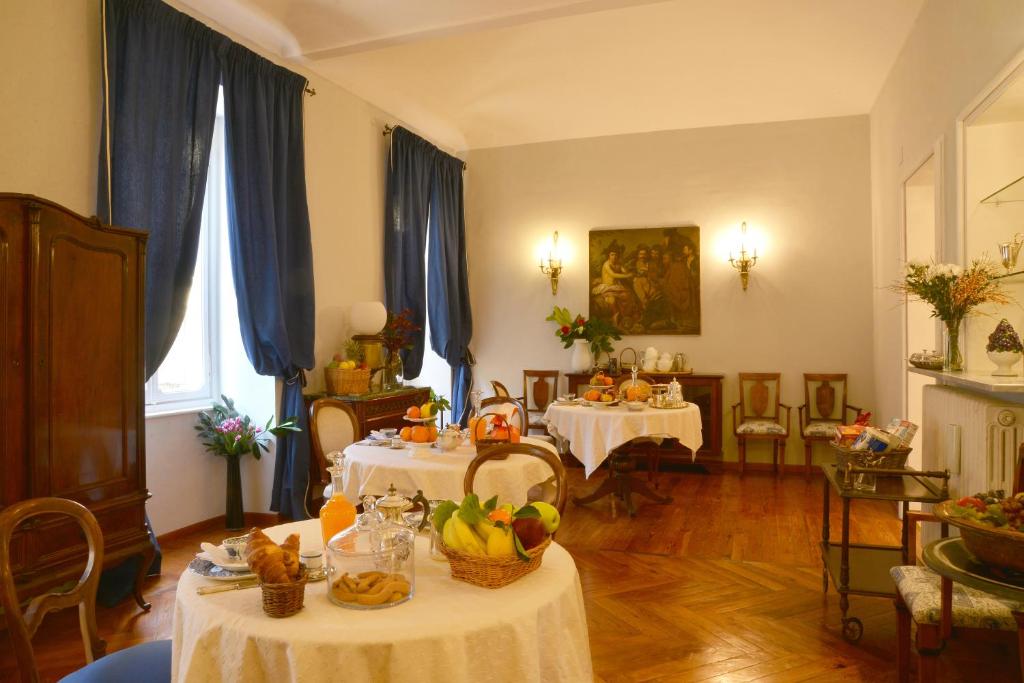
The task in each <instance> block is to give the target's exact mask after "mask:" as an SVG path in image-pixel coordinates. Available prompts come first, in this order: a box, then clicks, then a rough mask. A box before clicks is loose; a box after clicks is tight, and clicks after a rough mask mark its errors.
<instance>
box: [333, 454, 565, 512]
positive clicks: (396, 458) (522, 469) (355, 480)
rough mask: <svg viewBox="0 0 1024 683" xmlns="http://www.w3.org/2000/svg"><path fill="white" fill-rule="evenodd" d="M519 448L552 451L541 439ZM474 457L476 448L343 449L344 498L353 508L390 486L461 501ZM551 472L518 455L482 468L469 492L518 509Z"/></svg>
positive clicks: (408, 493) (432, 497) (535, 460)
mask: <svg viewBox="0 0 1024 683" xmlns="http://www.w3.org/2000/svg"><path fill="white" fill-rule="evenodd" d="M522 441H523V443H529V444H532V445H534V446H540V447H542V448H547V449H549V450H551V452H553V453H554V452H555V450H554V447H553V446H552V445H551V444H550V443H548V442H546V441H542V440H540V439H535V438H531V437H523V439H522ZM474 457H476V448H475V447H473V446H461V447H459V448H456V449H455V450H453V451H448V452H447V453H444V452H441V451H439V450H437V449H433V448H429V447H428V446H424V445H417V446H407V447H406V448H403V449H402V450H392V449H390V448H382V447H380V446H364V445H359V444H352V445H351V446H349V447H348V448H346V449H345V460H344V469H345V479H344V483H345V487H344V492H345V497H346V498H348V499H349V501H351V502H353V503H358V502H359V500H360V499H361V498H362V497H363V496H365V495H374V496H381V495H384V494H385V493H387V491H388V487H389V486H391V484H394V485H395V488H396V489H397V490H398V491H399V493H402V494H404V495H406V496H409V497H412V496H413V495H414V494H415V493H416V490H417V489H422V491H423V495H424V496H426V497H427V498H428V499H430V500H454V501H460V500H462V496H463V491H462V484H463V481H464V480H465V477H466V468H467V467H469V463H470V461H472V460H473V458H474ZM551 474H552V472H551V468H550V467H548V465H547V464H546V463H545V462H544V461H543V460H540V459H539V458H535V457H533V456H530V455H522V454H519V453H516V454H513V455H510V456H509V457H508V459H507V460H495V461H491V462H487V463H484V465H483V466H481V467H480V469H479V470H477V473H476V479H475V481H474V483H473V489H474V492H475V493H476V494H477V495H479V496H480V499H481V500H487V499H488V498H490V497H491V496H493V495H495V494H497V496H498V498H499V500H501V501H502V502H509V503H514V504H515V505H522V504H523V503H525V502H526V492H527V491H528V490H529V489H530V487H531V486H534V485H536V484H539V483H541V482H542V481H545V480H547V479H548V478H550V477H551Z"/></svg>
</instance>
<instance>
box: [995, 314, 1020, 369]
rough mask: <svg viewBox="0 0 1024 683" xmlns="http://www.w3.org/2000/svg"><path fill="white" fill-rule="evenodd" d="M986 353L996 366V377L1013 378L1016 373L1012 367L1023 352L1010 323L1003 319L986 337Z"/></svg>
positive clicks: (1018, 338)
mask: <svg viewBox="0 0 1024 683" xmlns="http://www.w3.org/2000/svg"><path fill="white" fill-rule="evenodd" d="M985 351H987V352H988V359H989V360H990V361H992V362H993V363H995V364H996V369H995V372H993V373H992V374H993V375H995V376H996V377H1015V376H1016V375H1017V372H1016V371H1015V370H1014V369H1013V366H1014V365H1016V364H1017V362H1018V361H1019V360H1020V357H1021V351H1024V344H1021V342H1020V337H1019V336H1017V331H1016V330H1014V329H1013V326H1012V325H1011V324H1010V322H1009V321H1008V320H1007V319H1006V318H1003V319H1002V320H1000V321H999V324H998V325H996V329H994V330H992V334H990V335H989V336H988V344H986V345H985Z"/></svg>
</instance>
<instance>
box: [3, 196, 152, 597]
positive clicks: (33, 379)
mask: <svg viewBox="0 0 1024 683" xmlns="http://www.w3.org/2000/svg"><path fill="white" fill-rule="evenodd" d="M145 248H146V235H145V233H142V232H138V231H135V230H126V229H121V228H113V227H109V226H105V225H101V224H100V223H99V221H98V220H96V219H95V218H93V219H86V218H84V217H82V216H79V215H77V214H75V213H73V212H71V211H69V210H67V209H65V208H63V207H61V206H58V205H57V204H54V203H52V202H49V201H46V200H44V199H39V198H37V197H31V196H28V195H17V194H4V193H0V306H2V307H3V315H2V316H0V401H2V406H3V409H2V412H0V435H2V438H0V505H2V506H7V505H10V504H12V503H14V502H17V501H20V500H24V499H27V498H36V497H41V496H56V497H61V498H70V499H72V500H75V501H78V502H79V503H82V504H83V505H85V506H86V507H87V508H89V509H90V510H91V511H92V513H93V514H94V515H95V516H96V518H97V520H98V521H99V524H100V528H101V529H102V530H103V540H104V559H105V565H106V566H112V565H115V564H119V563H120V562H122V561H124V560H125V559H126V558H128V557H131V556H134V555H140V556H142V558H143V561H142V563H141V567H140V572H139V577H138V578H139V581H141V578H142V576H143V575H144V573H145V571H146V569H148V567H149V564H150V563H151V560H152V557H153V554H154V548H153V546H152V544H151V543H150V540H149V535H148V532H147V529H146V522H145V503H146V499H147V498H148V497H149V492H148V491H147V489H146V467H145V436H144V433H145V432H144V428H145V424H144V419H145V413H144V406H143V363H144V360H143V310H144V309H143V306H144V304H143V296H144V277H145ZM85 555H86V546H85V541H84V538H83V537H82V535H81V533H80V531H79V529H78V527H77V524H76V523H75V522H74V521H73V520H70V519H68V518H63V519H61V518H57V519H51V518H46V517H42V518H37V519H36V520H31V521H29V522H28V523H26V524H25V525H23V526H22V527H21V528H20V529H19V531H18V533H17V534H16V535H15V537H14V540H13V544H12V558H13V565H14V567H13V569H14V573H15V580H16V582H17V584H18V586H19V590H21V591H23V592H24V594H25V595H26V596H28V595H34V594H38V593H40V592H41V591H43V590H44V589H46V588H48V587H51V586H54V585H57V584H60V583H63V582H65V581H67V580H69V579H76V578H77V577H78V576H79V574H80V573H81V568H82V566H83V565H84V558H85ZM135 597H136V600H137V601H138V602H139V604H140V605H143V606H144V607H148V605H144V603H143V601H142V598H141V595H140V593H139V582H138V581H137V582H136V590H135Z"/></svg>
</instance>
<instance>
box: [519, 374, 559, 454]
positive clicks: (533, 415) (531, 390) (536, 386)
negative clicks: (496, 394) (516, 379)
mask: <svg viewBox="0 0 1024 683" xmlns="http://www.w3.org/2000/svg"><path fill="white" fill-rule="evenodd" d="M560 375H561V373H560V372H559V371H558V370H523V399H522V401H523V407H524V408H525V409H526V420H527V429H528V430H529V431H539V432H540V433H541V434H542V435H543V436H545V437H548V438H549V439H551V440H552V442H553V441H554V439H553V438H552V437H550V436H549V435H548V426H547V425H546V424H544V420H543V418H544V413H545V412H547V409H548V406H549V405H551V402H552V401H554V400H555V397H556V396H557V395H558V378H559V376H560Z"/></svg>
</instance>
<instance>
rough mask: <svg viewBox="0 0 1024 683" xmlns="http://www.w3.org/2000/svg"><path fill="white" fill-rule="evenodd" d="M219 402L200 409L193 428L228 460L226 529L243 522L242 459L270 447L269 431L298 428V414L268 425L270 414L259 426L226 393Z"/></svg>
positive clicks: (240, 524)
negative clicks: (197, 422)
mask: <svg viewBox="0 0 1024 683" xmlns="http://www.w3.org/2000/svg"><path fill="white" fill-rule="evenodd" d="M221 400H223V401H224V403H223V404H221V403H214V404H213V407H212V408H211V409H210V410H208V411H204V412H201V413H199V424H197V425H196V426H195V430H196V431H197V432H199V439H200V440H201V441H202V442H203V445H204V446H206V450H207V451H209V452H210V453H213V454H214V455H217V456H221V457H223V458H224V459H226V460H227V463H228V478H227V491H226V494H225V496H224V498H225V513H226V515H225V526H226V527H227V528H228V529H241V528H243V527H244V526H245V516H244V508H243V506H242V470H241V459H242V456H243V455H245V454H246V453H251V454H252V457H254V458H256V459H257V460H259V459H260V455H262V454H263V453H265V452H267V451H269V450H270V449H269V447H268V446H267V442H268V441H269V440H270V437H271V435H273V436H280V435H281V434H284V433H286V432H301V431H302V428H301V427H299V423H298V418H295V417H289V418H288V419H286V420H285V421H284V422H282V423H281V424H279V425H277V426H276V427H271V426H270V423H271V421H272V420H273V418H270V419H269V420H267V424H266V425H264V426H263V427H260V426H259V425H257V424H254V423H253V421H252V419H251V418H250V417H249V416H248V415H240V414H239V413H238V411H237V410H235V402H234V401H232V400H231V399H230V398H228V397H227V396H223V395H222V396H221Z"/></svg>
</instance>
